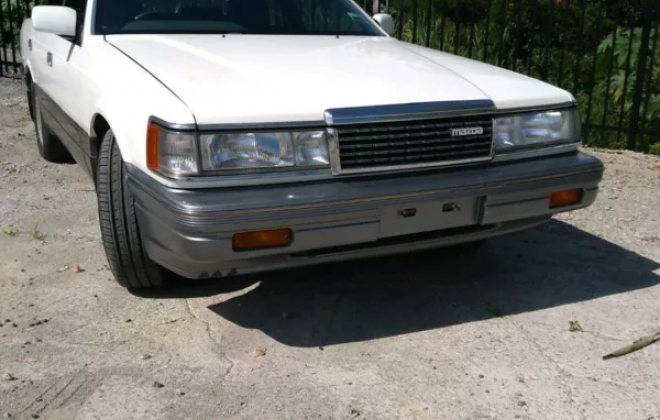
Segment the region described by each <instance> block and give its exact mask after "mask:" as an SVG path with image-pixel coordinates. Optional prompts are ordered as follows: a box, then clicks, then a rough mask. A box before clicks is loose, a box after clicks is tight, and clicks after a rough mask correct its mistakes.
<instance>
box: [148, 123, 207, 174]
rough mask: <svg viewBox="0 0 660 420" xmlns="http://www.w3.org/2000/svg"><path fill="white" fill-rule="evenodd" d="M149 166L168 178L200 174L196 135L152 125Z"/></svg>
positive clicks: (149, 136) (149, 130)
mask: <svg viewBox="0 0 660 420" xmlns="http://www.w3.org/2000/svg"><path fill="white" fill-rule="evenodd" d="M147 166H148V167H149V168H150V169H153V170H154V171H156V172H160V173H162V174H163V175H166V176H173V177H177V176H189V175H196V174H198V173H199V170H198V166H197V152H196V136H195V133H185V132H183V133H181V132H175V131H169V130H165V129H163V128H162V127H160V126H158V125H156V124H154V123H151V124H150V125H149V128H148V130H147Z"/></svg>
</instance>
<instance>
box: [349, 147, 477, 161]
mask: <svg viewBox="0 0 660 420" xmlns="http://www.w3.org/2000/svg"><path fill="white" fill-rule="evenodd" d="M484 147H486V148H489V147H490V143H488V144H483V143H482V144H479V143H477V144H470V143H468V144H450V145H445V146H427V147H408V148H405V149H400V148H389V149H382V150H370V151H363V152H345V153H342V157H347V158H350V157H354V156H378V155H401V154H415V153H417V154H419V153H420V152H424V153H426V152H439V151H443V150H448V151H452V150H458V149H463V150H465V149H475V148H478V149H482V148H484Z"/></svg>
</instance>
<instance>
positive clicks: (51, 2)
mask: <svg viewBox="0 0 660 420" xmlns="http://www.w3.org/2000/svg"><path fill="white" fill-rule="evenodd" d="M63 2H64V0H44V1H43V3H42V4H43V5H44V6H61V5H62V3H63ZM54 36H55V35H52V34H48V33H45V32H37V31H32V33H31V35H30V38H29V39H28V40H27V46H28V50H29V51H30V55H31V59H30V71H31V73H32V78H33V79H34V81H35V83H36V84H37V86H39V89H41V90H42V91H44V92H46V91H48V90H49V87H50V86H52V81H51V80H49V77H52V76H53V75H52V73H51V72H50V71H49V70H48V69H49V67H50V63H49V60H50V56H48V50H49V45H50V44H51V43H52V38H53V37H54Z"/></svg>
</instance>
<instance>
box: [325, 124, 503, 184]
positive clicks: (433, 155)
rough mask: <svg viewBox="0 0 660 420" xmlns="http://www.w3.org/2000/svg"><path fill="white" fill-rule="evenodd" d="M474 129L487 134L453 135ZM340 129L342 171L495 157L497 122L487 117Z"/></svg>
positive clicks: (439, 163)
mask: <svg viewBox="0 0 660 420" xmlns="http://www.w3.org/2000/svg"><path fill="white" fill-rule="evenodd" d="M473 127H480V128H481V129H482V130H483V134H474V135H460V136H452V130H455V129H460V128H473ZM336 130H337V137H338V140H339V157H340V162H341V170H342V171H350V170H355V171H359V170H366V169H371V168H379V167H385V166H388V167H389V166H409V165H420V166H429V165H434V164H438V165H442V164H446V165H449V164H460V163H465V162H473V161H479V160H488V159H490V158H491V154H492V143H493V119H492V117H490V116H484V115H479V116H473V117H461V118H451V119H446V118H445V119H430V120H415V121H397V122H383V123H371V124H369V123H366V124H352V125H341V126H338V127H336Z"/></svg>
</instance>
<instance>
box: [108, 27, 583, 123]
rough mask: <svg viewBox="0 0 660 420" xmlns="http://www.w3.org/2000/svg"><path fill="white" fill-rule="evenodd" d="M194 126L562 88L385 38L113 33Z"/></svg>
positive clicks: (512, 102) (539, 96) (523, 99)
mask: <svg viewBox="0 0 660 420" xmlns="http://www.w3.org/2000/svg"><path fill="white" fill-rule="evenodd" d="M107 39H108V41H109V42H110V43H111V44H113V45H115V46H116V47H117V48H119V49H120V50H122V51H123V52H124V53H126V54H127V55H129V56H130V57H131V58H132V59H134V60H135V61H136V62H138V63H139V64H140V65H141V66H143V67H144V68H146V69H147V70H148V71H149V72H151V73H152V74H153V75H154V76H155V77H156V78H158V79H159V80H160V81H161V82H162V83H164V84H165V85H166V86H167V87H168V88H169V89H171V90H172V91H173V92H174V93H175V94H176V95H177V96H178V97H179V98H181V100H182V101H183V102H185V104H186V105H187V106H188V107H189V108H190V109H191V111H192V112H193V114H194V115H195V118H196V120H197V123H198V124H227V123H259V122H283V121H286V122H293V121H321V120H323V116H324V112H325V110H327V109H333V108H351V107H360V106H371V105H387V104H401V103H415V102H436V101H457V100H477V99H491V100H492V101H493V102H494V103H495V106H496V107H497V108H499V109H511V108H522V107H533V106H542V105H556V104H560V103H566V102H569V101H570V100H571V96H570V94H568V93H567V92H565V91H563V90H561V89H558V88H555V87H553V86H550V85H548V84H546V83H543V82H540V81H538V80H534V79H531V78H528V77H526V76H522V75H519V74H516V73H513V72H510V71H507V70H503V69H499V68H497V67H493V66H490V65H487V64H483V63H480V62H477V61H473V60H468V59H464V58H461V57H457V56H454V55H451V54H446V53H442V52H439V51H435V50H431V49H428V48H422V47H418V46H414V45H411V44H407V43H403V42H400V41H397V40H395V39H393V38H385V37H368V38H366V37H339V38H337V37H334V36H264V35H238V34H237V35H227V36H224V37H223V36H222V35H111V36H108V37H107Z"/></svg>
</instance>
